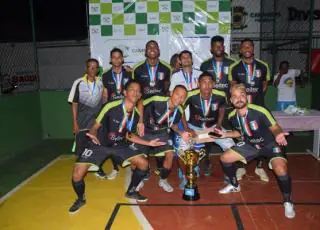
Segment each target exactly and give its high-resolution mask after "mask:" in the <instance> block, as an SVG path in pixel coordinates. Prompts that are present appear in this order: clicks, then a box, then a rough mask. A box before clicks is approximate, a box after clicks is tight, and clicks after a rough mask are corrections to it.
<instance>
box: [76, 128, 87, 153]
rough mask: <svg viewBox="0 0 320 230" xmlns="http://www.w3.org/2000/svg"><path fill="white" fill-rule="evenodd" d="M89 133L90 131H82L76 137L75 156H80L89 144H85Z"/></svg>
mask: <svg viewBox="0 0 320 230" xmlns="http://www.w3.org/2000/svg"><path fill="white" fill-rule="evenodd" d="M87 132H89V130H81V131H79V133H78V134H76V135H75V136H74V141H75V143H74V144H75V148H74V149H75V155H76V156H79V154H80V153H82V151H83V148H84V147H85V145H86V144H87V143H85V142H86V141H87V140H86V139H85V138H86V133H87Z"/></svg>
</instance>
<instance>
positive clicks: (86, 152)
mask: <svg viewBox="0 0 320 230" xmlns="http://www.w3.org/2000/svg"><path fill="white" fill-rule="evenodd" d="M79 143H80V146H81V147H82V149H81V150H80V149H78V151H79V152H77V155H78V159H77V162H76V163H89V164H92V165H95V166H97V167H100V165H101V164H103V162H104V161H105V160H106V159H107V158H109V157H111V156H114V157H115V160H116V163H117V164H120V165H121V166H122V167H125V166H128V165H129V164H131V163H130V159H132V158H133V157H135V156H139V155H142V156H145V157H146V155H145V154H144V151H143V150H142V149H139V148H138V147H137V146H135V145H132V144H131V145H119V146H112V147H106V146H102V145H96V144H94V143H92V141H91V140H90V139H89V138H88V137H86V136H83V137H82V139H81V140H80V141H79ZM79 148H80V147H79ZM97 169H98V168H97Z"/></svg>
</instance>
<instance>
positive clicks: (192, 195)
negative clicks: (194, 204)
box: [182, 186, 200, 201]
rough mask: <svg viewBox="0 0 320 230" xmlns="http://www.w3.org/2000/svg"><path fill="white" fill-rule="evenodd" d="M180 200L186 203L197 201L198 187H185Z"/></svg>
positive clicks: (198, 197) (198, 196)
mask: <svg viewBox="0 0 320 230" xmlns="http://www.w3.org/2000/svg"><path fill="white" fill-rule="evenodd" d="M182 199H184V200H187V201H194V200H199V199H200V194H199V191H198V187H197V186H196V187H194V188H188V187H185V188H184V191H183V195H182Z"/></svg>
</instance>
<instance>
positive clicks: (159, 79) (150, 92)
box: [132, 61, 171, 99]
mask: <svg viewBox="0 0 320 230" xmlns="http://www.w3.org/2000/svg"><path fill="white" fill-rule="evenodd" d="M132 74H133V79H134V80H136V81H138V82H139V83H140V84H141V87H142V98H143V99H146V98H149V97H152V96H154V95H165V94H167V93H168V90H169V82H170V76H171V68H170V66H169V65H168V64H167V63H165V62H164V61H159V63H158V65H157V66H155V67H151V66H149V65H148V63H147V61H142V62H140V63H138V64H137V65H135V66H134V69H133V73H132ZM165 83H167V86H168V88H165Z"/></svg>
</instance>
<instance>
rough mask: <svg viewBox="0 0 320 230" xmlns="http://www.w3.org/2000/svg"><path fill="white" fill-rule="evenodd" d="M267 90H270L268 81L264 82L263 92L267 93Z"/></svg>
mask: <svg viewBox="0 0 320 230" xmlns="http://www.w3.org/2000/svg"><path fill="white" fill-rule="evenodd" d="M267 89H268V82H267V81H264V82H262V91H263V92H264V93H266V92H267Z"/></svg>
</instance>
